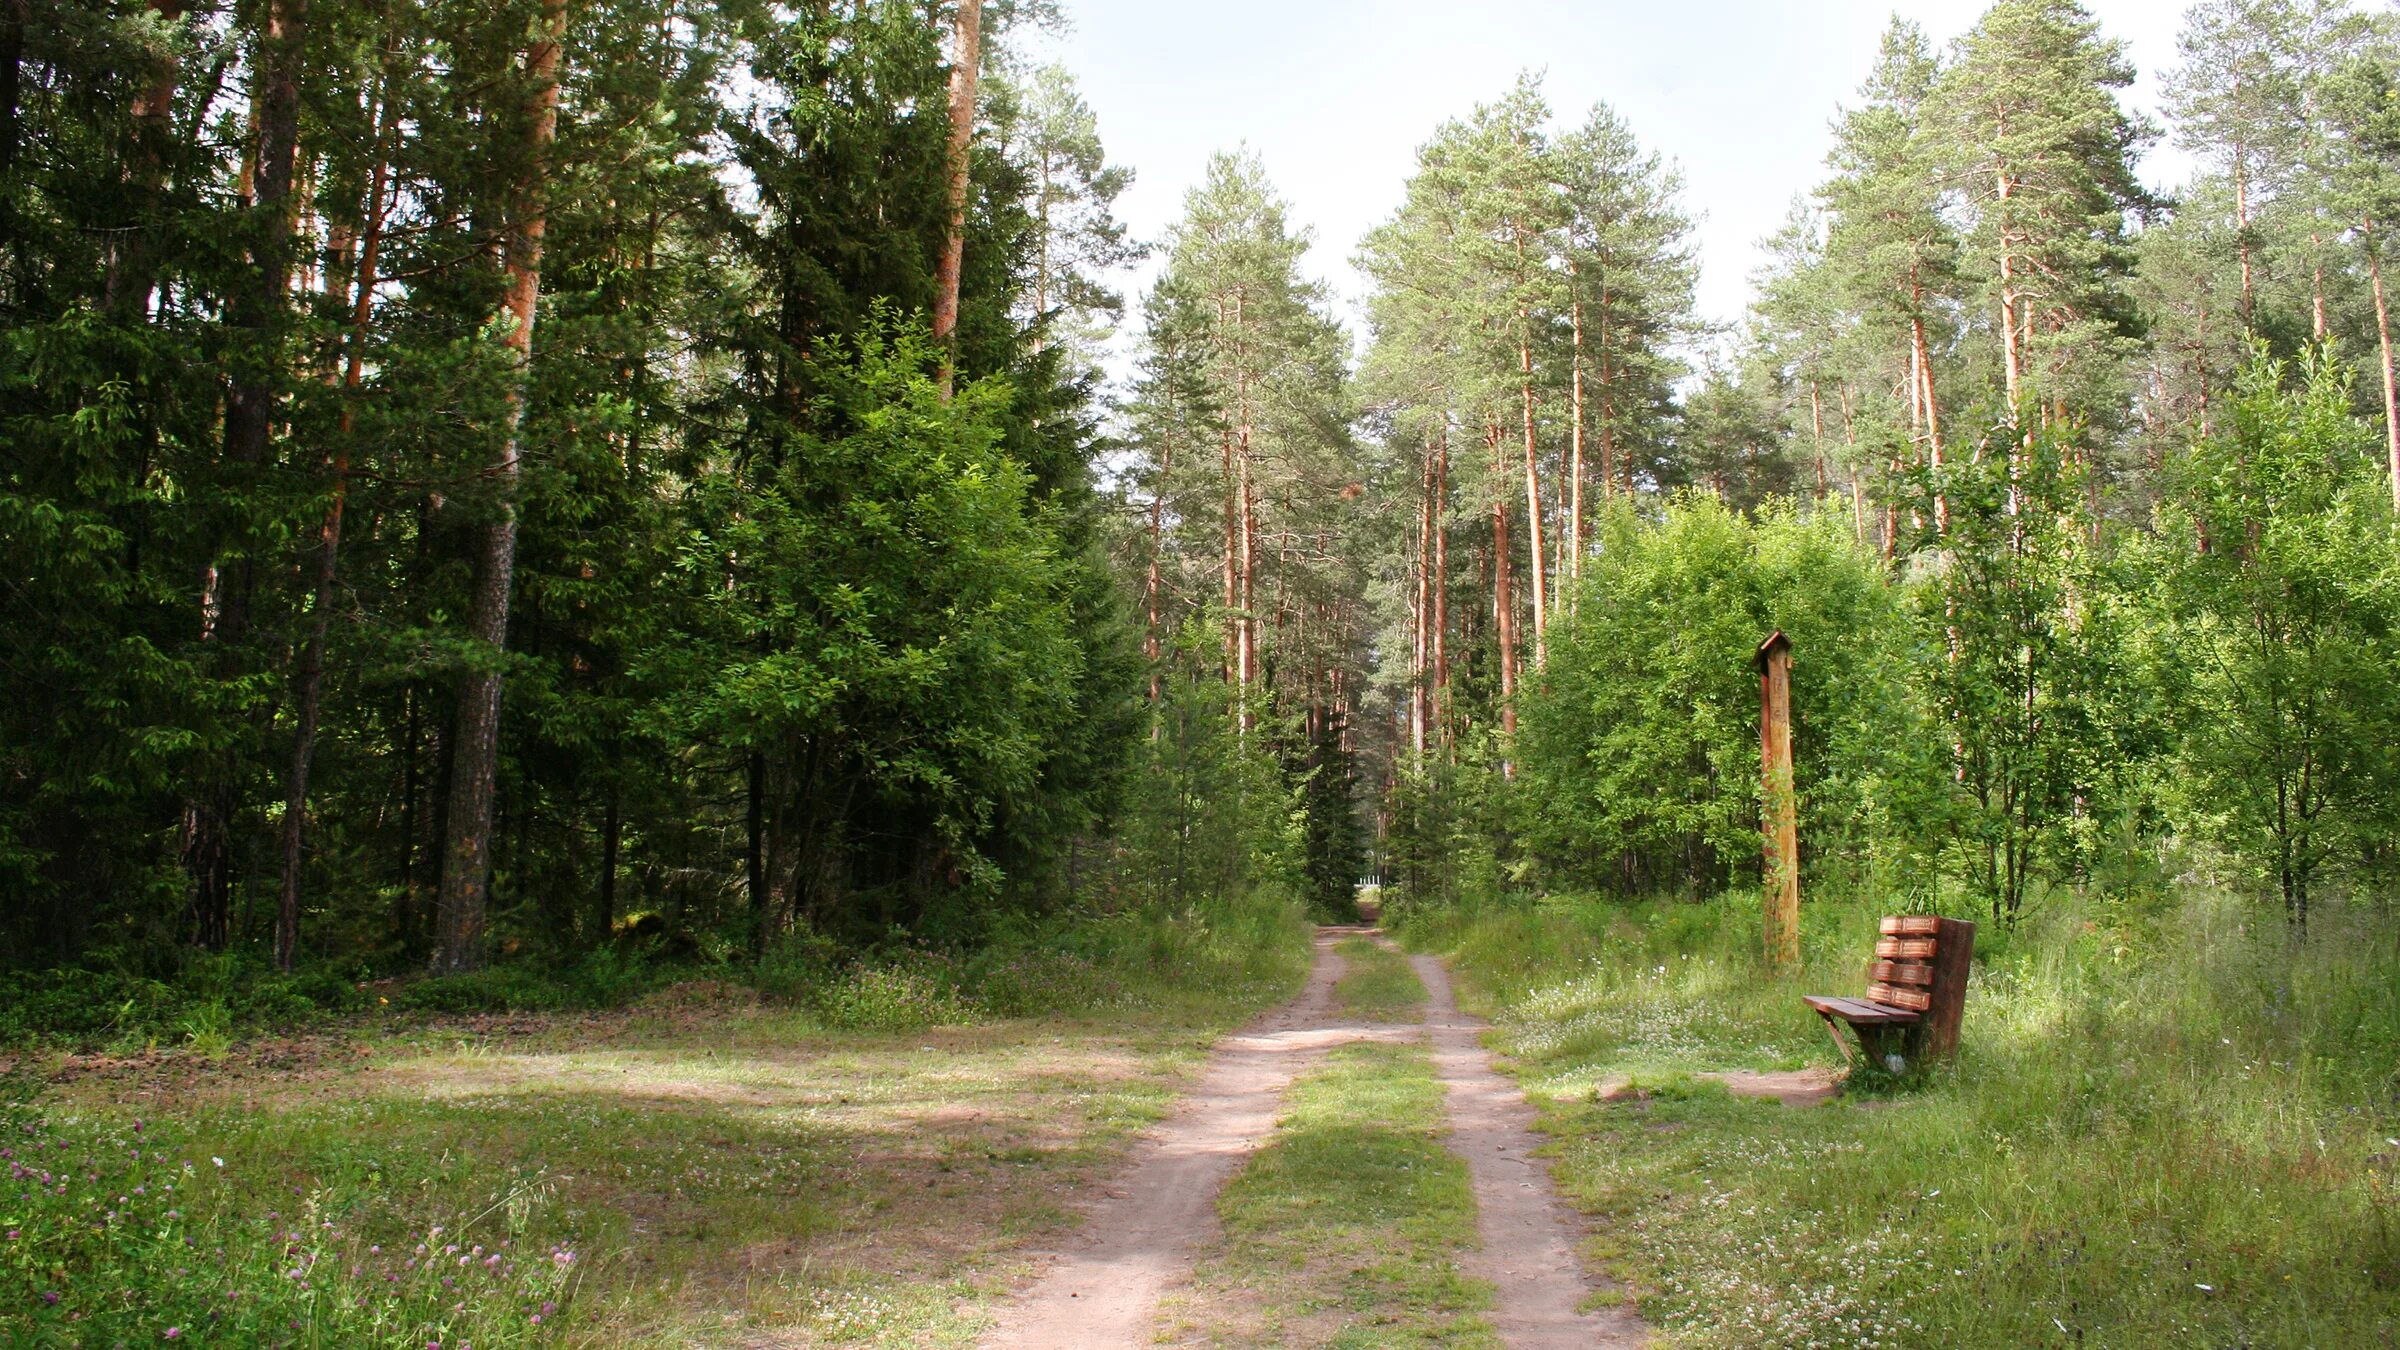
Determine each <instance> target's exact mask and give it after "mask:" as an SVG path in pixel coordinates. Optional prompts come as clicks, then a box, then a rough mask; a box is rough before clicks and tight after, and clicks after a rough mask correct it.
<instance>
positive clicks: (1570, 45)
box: [1028, 0, 2189, 369]
mask: <svg viewBox="0 0 2400 1350" xmlns="http://www.w3.org/2000/svg"><path fill="white" fill-rule="evenodd" d="M2085 3H2086V5H2087V7H2088V8H2090V9H2091V10H2092V11H2093V13H2095V14H2096V15H2097V16H2098V17H2099V19H2100V22H2101V25H2102V27H2103V28H2104V29H2105V30H2106V32H2107V33H2108V34H2109V35H2110V36H2112V37H2118V38H2123V39H2125V40H2126V41H2127V42H2128V43H2129V44H2130V45H2131V54H2132V57H2133V60H2134V62H2135V64H2136V65H2137V66H2138V67H2139V68H2140V70H2141V72H2142V80H2141V83H2140V84H2139V85H2138V86H2137V87H2136V88H2135V89H2134V90H2133V91H2132V92H2131V94H2130V98H2129V101H2130V102H2131V103H2133V105H2134V106H2136V107H2137V108H2140V109H2142V110H2144V111H2148V112H2150V113H2152V114H2153V116H2154V117H2155V116H2156V102H2157V84H2158V75H2159V73H2160V72H2161V71H2162V70H2164V69H2165V68H2167V67H2168V66H2170V65H2171V64H2172V63H2173V62H2174V60H2175V35H2176V33H2177V31H2178V30H2179V29H2180V27H2181V25H2182V12H2183V9H2184V4H2185V0H2085ZM1062 4H1063V7H1064V9H1065V10H1066V15H1067V19H1068V23H1069V25H1070V27H1069V30H1068V32H1067V33H1066V34H1065V35H1064V36H1063V37H1060V38H1056V39H1041V40H1038V41H1037V43H1036V44H1035V47H1034V50H1033V51H1032V52H1029V53H1028V54H1029V55H1036V56H1040V55H1044V54H1050V55H1054V56H1055V57H1056V59H1058V60H1060V61H1062V62H1064V63H1065V64H1066V65H1067V67H1068V68H1069V69H1070V70H1072V71H1073V72H1074V74H1075V77H1076V79H1077V80H1078V81H1079V82H1080V84H1081V85H1082V88H1083V91H1084V96H1085V98H1086V99H1087V100H1088V101H1089V102H1090V103H1091V105H1092V107H1093V110H1094V111H1095V112H1097V113H1098V115H1099V118H1100V134H1101V138H1102V140H1103V141H1104V142H1105V143H1106V144H1107V146H1108V150H1109V157H1110V158H1111V159H1112V160H1113V161H1115V162H1117V163H1120V164H1124V165H1128V166H1130V167H1131V168H1132V169H1133V170H1134V174H1135V177H1134V183H1133V186H1132V187H1131V188H1130V189H1129V190H1128V191H1127V192H1126V193H1125V195H1124V196H1123V197H1122V198H1121V199H1119V203H1118V207H1119V210H1118V214H1119V215H1120V217H1121V218H1122V219H1124V220H1125V221H1126V222H1127V224H1128V225H1129V226H1130V227H1131V228H1132V230H1133V232H1134V233H1135V234H1136V235H1137V236H1138V237H1141V238H1145V239H1156V238H1158V237H1159V236H1160V235H1162V234H1163V233H1164V232H1165V230H1166V228H1167V226H1168V225H1169V224H1170V223H1172V222H1173V221H1174V219H1175V218H1176V216H1177V215H1178V214H1180V212H1181V209H1182V204H1183V196H1184V193H1185V192H1186V191H1187V190H1189V189H1190V188H1191V187H1192V186H1193V185H1194V184H1195V183H1196V182H1198V181H1199V178H1200V176H1201V173H1202V171H1203V169H1204V167H1205V165H1206V164H1207V161H1208V156H1209V155H1210V153H1211V152H1213V151H1215V150H1218V149H1223V148H1231V147H1234V146H1237V145H1240V144H1244V143H1247V144H1248V145H1249V146H1250V148H1252V149H1253V150H1255V151H1257V152H1258V154H1259V156H1260V157H1261V159H1262V160H1263V161H1264V163H1265V165H1266V169H1267V174H1268V176H1269V177H1270V178H1271V179H1272V180H1273V182H1274V184H1275V186H1276V188H1277V189H1278V190H1279V191H1280V192H1281V193H1282V195H1283V197H1284V199H1285V200H1286V201H1288V202H1290V203H1291V205H1292V213H1293V216H1294V218H1295V221H1296V223H1298V224H1301V225H1304V226H1306V227H1308V228H1309V229H1311V230H1312V231H1313V232H1314V235H1315V247H1314V249H1313V250H1312V252H1311V253H1310V255H1309V259H1308V265H1309V267H1310V269H1311V270H1312V272H1313V273H1314V274H1315V275H1316V276H1317V277H1319V278H1320V279H1322V280H1324V281H1325V282H1327V283H1328V284H1329V285H1330V286H1331V287H1332V289H1333V291H1334V292H1335V294H1336V295H1337V297H1339V299H1340V302H1341V312H1342V313H1343V315H1344V317H1345V318H1350V319H1352V320H1353V326H1354V327H1356V323H1355V318H1356V303H1357V300H1358V298H1359V296H1360V293H1361V291H1362V290H1363V283H1362V282H1361V280H1360V278H1359V277H1358V275H1357V274H1356V272H1355V271H1354V270H1353V269H1352V268H1351V266H1350V259H1351V256H1352V255H1353V254H1354V253H1355V252H1356V251H1357V247H1358V241H1359V239H1360V238H1361V237H1362V236H1363V235H1364V234H1365V233H1366V232H1367V230H1368V229H1370V228H1371V227H1373V226H1374V225H1375V224H1376V223H1377V222H1378V221H1381V220H1382V219H1383V218H1384V217H1386V216H1387V215H1389V214H1390V213H1391V212H1392V211H1393V210H1394V209H1395V208H1396V207H1397V206H1398V205H1399V203H1400V198H1401V185H1402V183H1403V182H1404V181H1405V180H1406V179H1407V177H1408V175H1409V173H1410V171H1411V169H1412V167H1413V165H1414V156H1415V152H1416V148H1417V146H1418V145H1420V144H1422V143H1423V142H1424V141H1426V140H1427V139H1429V138H1430V137H1431V135H1432V133H1433V130H1434V128H1435V127H1436V126H1438V125H1439V124H1440V123H1442V122H1443V121H1445V120H1447V119H1449V118H1453V117H1458V116H1462V115H1464V114H1465V113H1467V112H1468V111H1469V110H1470V109H1472V108H1473V106H1474V105H1475V104H1476V103H1478V102H1488V101H1490V100H1492V99H1494V98H1497V97H1498V96H1499V95H1500V94H1502V93H1503V92H1505V91H1506V90H1507V88H1508V87H1509V85H1510V83H1511V82H1512V81H1513V80H1514V79H1515V78H1516V75H1517V72H1518V71H1520V70H1524V69H1533V70H1538V71H1542V72H1545V73H1546V75H1547V79H1546V82H1545V87H1546V89H1547V91H1548V94H1549V98H1550V103H1551V107H1552V108H1553V110H1554V111H1555V112H1556V113H1557V114H1558V116H1559V118H1560V120H1561V121H1580V120H1581V115H1582V112H1583V110H1584V109H1586V108H1588V107H1589V106H1590V105H1591V104H1592V103H1593V102H1594V101H1595V100H1604V101H1606V102H1607V103H1609V104H1610V105H1611V106H1613V107H1614V108H1615V109H1616V110H1617V111H1618V113H1619V114H1620V115H1621V116H1623V117H1624V118H1625V120H1626V121H1627V122H1628V123H1629V124H1630V125H1631V126H1632V128H1633V131H1634V134H1635V135H1637V136H1639V137H1640V138H1641V140H1642V142H1643V143H1644V144H1645V145H1647V146H1649V147H1651V148H1654V149H1656V150H1658V151H1659V152H1661V153H1662V154H1664V155H1665V156H1666V157H1667V158H1668V159H1670V160H1672V161H1674V162H1675V163H1677V164H1678V165H1679V166H1680V167H1681V168H1682V171H1683V175H1684V181H1685V198H1684V200H1685V206H1686V208H1687V210H1689V211H1691V212H1692V213H1693V214H1695V215H1697V216H1698V217H1699V218H1700V225H1699V230H1698V235H1697V242H1698V246H1699V252H1700V257H1701V265H1702V270H1701V280H1700V293H1699V299H1700V308H1701V312H1702V314H1703V316H1704V317H1706V318H1709V319H1713V320H1719V321H1725V322H1732V321H1735V320H1738V319H1739V318H1740V316H1741V314H1742V311H1743V309H1744V307H1745V306H1746V304H1747V302H1748V298H1749V291H1750V283H1749V276H1750V272H1751V271H1752V269H1753V268H1755V267H1756V266H1757V265H1758V264H1759V261H1760V256H1761V255H1760V253H1759V250H1758V242H1759V240H1761V239H1763V238H1764V237H1766V236H1767V235H1768V234H1770V233H1772V232H1773V231H1774V230H1775V229H1776V228H1777V227H1778V226H1780V225H1781V224H1782V222H1783V220H1784V218H1785V215H1786V213H1787V211H1788V210H1789V208H1790V205H1791V202H1792V199H1793V197H1794V196H1795V195H1797V194H1800V193H1804V192H1807V191H1808V190H1809V189H1810V188H1811V187H1813V186H1815V184H1816V183H1817V182H1818V181H1819V180H1820V178H1821V177H1822V176H1823V174H1824V171H1825V152H1826V149H1827V147H1828V144H1829V142H1830V136H1829V133H1828V131H1827V124H1828V122H1829V121H1830V120H1831V118H1832V117H1833V115H1834V111H1835V107H1836V105H1837V104H1840V103H1843V102H1847V101H1849V100H1851V99H1852V98H1853V97H1854V96H1855V94H1856V91H1857V87H1858V85H1859V83H1860V81H1861V80H1863V79H1864V78H1865V77H1866V74H1867V70H1868V67H1869V66H1870V65H1871V64H1872V62H1873V61H1874V58H1875V53H1876V47H1877V42H1878V39H1879V38H1880V37H1881V35H1882V32H1883V28H1884V25H1885V23H1886V22H1887V21H1888V20H1889V18H1890V16H1891V14H1892V13H1893V11H1894V10H1895V9H1897V10H1898V11H1899V12H1900V13H1903V14H1905V15H1907V16H1908V17H1910V18H1912V19H1914V20H1916V21H1917V22H1918V23H1919V24H1921V25H1922V26H1923V27H1924V28H1925V30H1926V32H1927V33H1928V34H1929V35H1930V36H1931V37H1932V38H1933V40H1934V41H1935V43H1936V44H1937V45H1946V44H1947V43H1948V42H1949V41H1950V40H1951V39H1952V38H1954V37H1956V36H1957V35H1958V34H1959V33H1961V32H1963V31H1965V30H1966V29H1967V28H1968V27H1969V26H1971V25H1972V24H1973V23H1974V21H1975V18H1976V16H1977V15H1978V14H1980V13H1981V12H1982V11H1983V9H1984V8H1985V4H1984V3H1982V2H1981V0H1908V2H1907V3H1901V4H1898V5H1894V4H1892V3H1890V0H1809V2H1808V3H1797V2H1786V0H1646V2H1643V3H1628V2H1627V0H1584V3H1569V2H1567V0H1519V2H1518V3H1507V4H1485V5H1475V4H1465V3H1457V2H1456V0H1448V2H1445V0H1386V2H1384V3H1376V2H1374V0H1209V2H1208V3H1204V4H1166V3H1161V2H1160V0H1062ZM2160 120H2162V121H2163V119H2160ZM2188 165H2189V161H2188V160H2187V159H2186V158H2185V157H2184V156H2183V155H2182V154H2181V153H2180V152H2178V151H2176V150H2174V149H2173V148H2172V147H2171V146H2169V145H2168V144H2166V143H2165V141H2164V140H2163V138H2162V140H2161V141H2160V142H2159V143H2157V144H2155V145H2154V146H2153V147H2152V149H2151V151H2150V153H2149V155H2148V157H2147V158H2146V160H2145V161H2144V175H2143V176H2144V177H2145V178H2146V179H2148V180H2149V181H2150V182H2151V183H2152V185H2153V186H2167V185H2170V184H2172V183H2174V182H2176V181H2179V180H2181V179H2182V178H2184V177H2185V176H2186V175H2187V173H2188ZM1154 267H1155V263H1153V264H1152V268H1154ZM1150 270H1151V269H1145V270H1144V272H1143V273H1142V276H1141V278H1140V279H1138V280H1137V281H1136V282H1135V283H1134V284H1133V285H1132V286H1130V287H1129V297H1130V295H1132V294H1138V293H1139V291H1140V289H1141V286H1142V285H1143V284H1146V282H1147V278H1148V276H1149V274H1150ZM1131 318H1132V316H1131V315H1129V319H1131ZM1129 326H1130V325H1129ZM1120 369H1121V367H1120Z"/></svg>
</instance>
